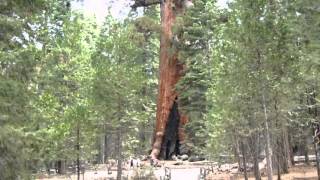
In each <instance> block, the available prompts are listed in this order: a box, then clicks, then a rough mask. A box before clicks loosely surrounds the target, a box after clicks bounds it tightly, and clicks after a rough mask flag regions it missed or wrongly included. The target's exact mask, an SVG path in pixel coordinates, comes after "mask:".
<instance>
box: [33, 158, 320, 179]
mask: <svg viewBox="0 0 320 180" xmlns="http://www.w3.org/2000/svg"><path fill="white" fill-rule="evenodd" d="M160 163H161V165H162V167H158V168H154V169H153V172H154V175H155V177H156V178H157V179H160V176H161V177H164V167H169V168H170V169H171V179H172V180H198V178H199V175H200V168H201V167H208V166H206V165H204V164H205V163H199V162H198V163H188V162H184V163H183V164H180V165H174V164H175V163H176V162H175V161H161V162H160ZM147 168H150V165H149V164H148V162H145V164H144V168H142V169H137V168H127V169H124V170H123V174H124V177H130V176H132V175H133V174H134V173H135V172H136V171H137V170H138V171H141V170H142V171H143V170H144V169H147ZM116 174H117V172H116V169H115V168H113V170H112V174H108V172H107V169H106V168H105V169H104V168H101V169H99V170H96V171H86V172H85V174H84V177H83V174H81V177H80V179H81V180H82V179H84V180H109V179H111V178H115V177H116ZM37 179H42V180H76V179H77V176H76V175H75V174H72V175H69V176H57V175H56V176H51V177H47V176H44V177H42V178H41V177H39V178H37ZM206 179H207V180H236V179H239V180H240V179H244V178H243V174H231V173H220V174H210V175H208V176H207V178H206ZM262 179H263V180H266V179H267V177H265V176H263V177H262ZM274 179H277V176H276V175H275V176H274ZM281 179H282V180H303V179H304V180H310V179H317V171H316V167H315V166H305V165H297V166H295V167H292V168H290V170H289V174H283V175H281ZM249 180H254V177H253V174H252V172H250V173H249Z"/></svg>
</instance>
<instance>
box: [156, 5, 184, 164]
mask: <svg viewBox="0 0 320 180" xmlns="http://www.w3.org/2000/svg"><path fill="white" fill-rule="evenodd" d="M182 11H183V7H182V5H181V1H179V0H166V1H163V2H162V3H161V39H160V67H159V73H160V77H159V89H158V102H157V114H156V127H155V132H154V140H153V147H152V151H151V158H152V159H158V158H161V159H168V158H170V156H171V155H172V154H174V153H176V154H177V153H179V146H180V145H181V144H183V143H184V141H185V134H184V131H183V129H184V128H183V126H184V125H185V123H186V122H187V117H186V116H185V115H183V114H181V112H179V108H178V106H179V104H178V102H177V98H178V93H177V92H176V91H175V85H176V84H177V82H178V81H179V79H180V78H181V76H182V72H183V68H184V65H183V64H182V63H181V62H179V60H178V56H177V54H178V52H172V50H173V48H172V37H173V34H172V26H173V24H174V23H175V19H176V15H177V14H179V13H182Z"/></svg>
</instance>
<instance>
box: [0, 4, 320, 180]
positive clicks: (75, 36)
mask: <svg viewBox="0 0 320 180" xmlns="http://www.w3.org/2000/svg"><path fill="white" fill-rule="evenodd" d="M71 1H72V0H0V179H4V180H11V179H12V180H14V179H29V178H32V175H33V174H35V173H37V172H38V171H40V170H41V169H46V168H49V167H52V166H56V167H57V169H58V173H61V174H63V173H65V169H66V165H67V164H78V165H79V164H84V163H88V162H89V163H105V162H106V161H107V160H108V159H118V160H119V161H120V162H119V163H118V165H121V160H124V159H126V158H128V157H130V156H138V155H150V153H151V155H155V158H157V157H156V156H158V155H159V153H160V152H156V153H154V152H155V149H154V147H155V145H154V144H153V143H154V141H156V140H155V139H156V136H157V132H155V131H157V128H158V127H157V125H156V123H157V121H156V120H158V119H159V117H157V116H160V114H161V112H157V111H159V108H164V109H165V110H166V111H167V112H166V113H167V114H166V115H163V116H165V118H167V119H168V118H169V116H170V117H171V114H170V113H169V111H171V113H172V112H174V109H175V111H177V112H178V111H179V113H178V114H179V116H180V121H181V119H183V116H186V117H187V119H188V120H187V123H186V124H185V125H184V126H183V127H181V126H180V125H179V129H183V132H184V133H185V139H183V143H184V144H181V146H183V147H180V149H183V148H186V149H187V150H185V151H186V152H185V153H188V154H189V155H190V154H196V155H201V156H204V157H205V158H206V159H209V160H215V161H218V159H219V158H220V157H221V155H227V156H228V157H232V158H233V159H234V161H240V159H241V161H247V162H251V163H252V164H253V166H254V167H253V169H254V176H255V178H256V179H257V180H259V179H261V172H259V167H258V163H259V162H260V161H261V158H260V156H261V154H264V156H265V157H266V162H267V175H268V176H269V179H272V177H270V176H271V174H282V173H287V172H288V169H289V168H290V167H291V166H293V165H294V161H293V156H294V155H301V156H305V157H306V158H305V160H306V163H307V164H308V163H309V162H308V155H309V154H316V155H317V154H318V153H320V151H317V150H319V149H318V148H319V147H318V143H319V140H320V139H319V138H318V135H317V132H320V109H319V101H320V95H319V91H320V78H319V77H320V2H319V1H318V0H291V1H289V0H232V1H230V2H229V4H228V8H220V7H218V6H217V4H216V1H215V0H193V4H194V6H193V7H191V8H188V9H187V10H185V9H183V10H182V11H183V12H180V13H176V17H175V22H174V23H173V24H172V27H170V28H171V29H170V31H172V35H171V36H170V38H169V39H168V38H167V39H166V42H167V44H166V45H167V46H168V47H169V49H167V56H168V57H167V58H169V59H170V60H172V61H169V62H168V63H169V65H168V67H170V65H172V64H174V66H179V67H180V66H181V67H183V68H181V69H179V70H180V71H181V72H179V73H181V74H179V75H177V76H179V77H177V78H176V79H175V80H173V81H170V82H168V83H172V84H171V85H172V86H170V88H172V89H174V90H172V91H173V94H171V95H170V98H171V100H168V104H169V106H168V107H162V105H159V104H158V103H159V102H160V101H162V100H161V97H162V95H161V93H159V92H160V91H161V88H159V86H161V85H160V82H161V79H160V76H161V72H160V71H161V68H160V69H159V66H161V67H164V68H165V65H161V61H160V60H161V57H162V58H163V55H162V56H161V52H162V51H161V50H160V48H163V43H161V44H160V42H163V41H164V40H163V37H164V35H163V30H162V28H163V26H162V25H163V19H162V17H161V16H162V15H163V14H162V13H163V8H160V5H159V4H157V3H154V1H152V2H151V4H150V5H147V4H146V3H145V2H144V3H143V1H141V0H135V1H134V0H132V3H131V7H132V10H131V11H130V13H129V15H128V16H127V17H125V18H123V19H117V18H114V17H113V16H112V15H111V13H108V15H107V16H106V17H105V20H104V22H103V24H102V25H100V24H98V23H97V22H96V20H95V18H93V17H88V16H86V15H85V14H84V13H83V12H80V11H75V10H73V9H72V6H71ZM128 1H129V0H128ZM167 1H169V2H171V1H172V2H173V1H176V2H178V0H167ZM159 2H160V1H159ZM162 3H165V2H162ZM170 8H173V9H174V10H176V11H178V9H179V7H171V5H170ZM106 11H108V9H106ZM137 11H140V12H139V13H138V12H137ZM168 37H169V36H168ZM159 57H160V60H159ZM176 60H179V61H176ZM170 63H172V64H170ZM168 67H167V68H168ZM164 70H166V69H164ZM161 77H162V76H161ZM159 79H160V80H159ZM165 82H166V80H164V81H163V83H165ZM159 94H160V95H159ZM164 94H166V93H164ZM158 95H159V96H158ZM166 96H167V95H166ZM169 101H170V102H169ZM157 108H158V109H157ZM318 111H319V113H318ZM182 114H183V115H182ZM172 116H174V115H172ZM160 129H161V128H160ZM162 135H163V134H162ZM161 137H162V136H161ZM179 138H180V136H179ZM180 140H181V139H180ZM181 141H182V140H181ZM185 146H187V147H185ZM157 147H159V148H160V146H159V145H158V146H157ZM161 156H162V157H161ZM161 156H160V157H159V158H164V159H168V158H170V157H168V156H167V155H165V154H164V155H161ZM120 169H121V168H120ZM120 177H121V176H120Z"/></svg>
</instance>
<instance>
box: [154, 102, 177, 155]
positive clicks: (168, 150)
mask: <svg viewBox="0 0 320 180" xmlns="http://www.w3.org/2000/svg"><path fill="white" fill-rule="evenodd" d="M179 123H180V114H179V109H178V103H177V102H176V101H174V103H173V105H172V108H171V109H170V114H169V117H168V121H167V124H166V129H165V133H164V136H163V140H162V144H161V150H160V154H159V159H164V160H169V159H171V157H172V155H179V154H180V141H179V136H178V132H179Z"/></svg>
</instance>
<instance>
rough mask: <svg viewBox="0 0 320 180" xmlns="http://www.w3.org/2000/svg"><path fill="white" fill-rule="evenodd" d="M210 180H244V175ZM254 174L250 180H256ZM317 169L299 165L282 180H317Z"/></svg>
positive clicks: (284, 175)
mask: <svg viewBox="0 0 320 180" xmlns="http://www.w3.org/2000/svg"><path fill="white" fill-rule="evenodd" d="M207 179H208V180H236V179H244V177H243V174H228V173H222V174H215V175H214V174H211V175H209V176H208V177H207ZM254 179H255V178H254V177H253V174H252V173H250V175H249V180H254ZM273 179H277V175H274V176H273ZM317 179H318V177H317V169H316V167H315V166H306V165H297V166H295V167H292V168H290V169H289V173H288V174H282V175H281V180H317ZM262 180H267V177H266V176H263V177H262Z"/></svg>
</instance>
